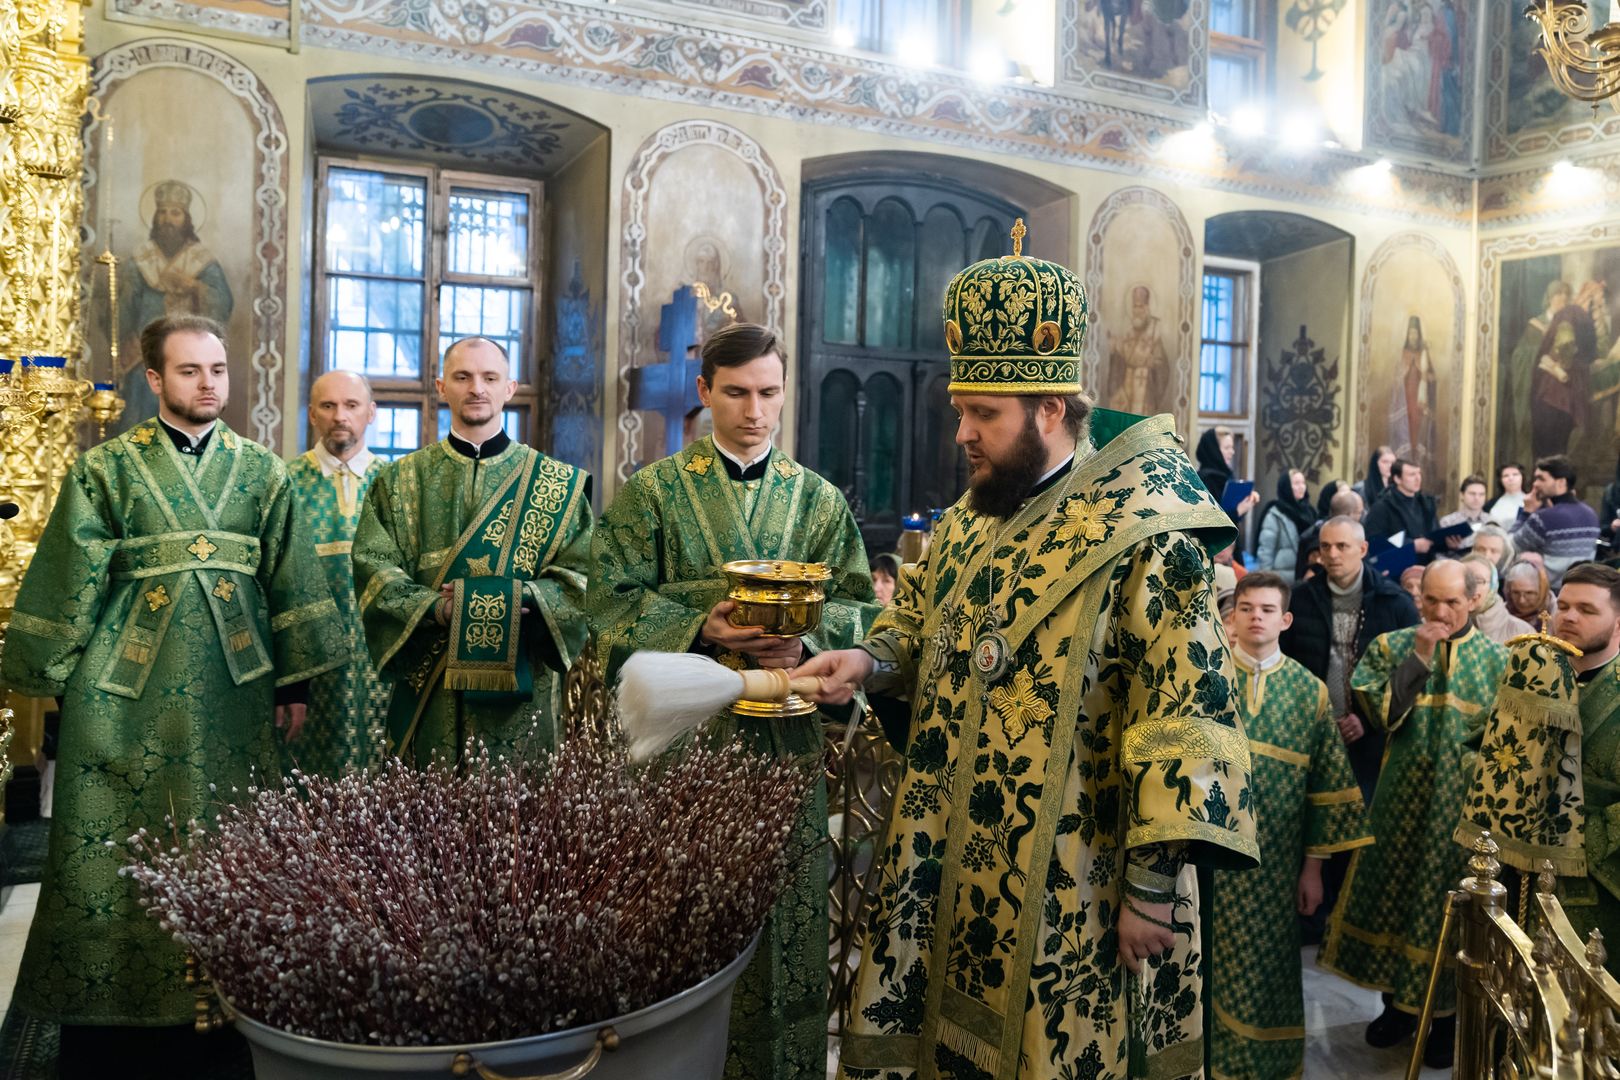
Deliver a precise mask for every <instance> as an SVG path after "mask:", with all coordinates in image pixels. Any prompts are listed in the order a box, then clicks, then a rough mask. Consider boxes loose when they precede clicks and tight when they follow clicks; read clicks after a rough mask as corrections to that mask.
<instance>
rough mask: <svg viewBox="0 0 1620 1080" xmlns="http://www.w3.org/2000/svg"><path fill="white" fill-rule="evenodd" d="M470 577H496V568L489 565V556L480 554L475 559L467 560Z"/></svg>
mask: <svg viewBox="0 0 1620 1080" xmlns="http://www.w3.org/2000/svg"><path fill="white" fill-rule="evenodd" d="M467 576H468V577H494V576H495V568H494V567H492V566H490V565H489V556H488V555H480V556H478V557H477V558H475V559H468V560H467Z"/></svg>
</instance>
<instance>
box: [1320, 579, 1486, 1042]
mask: <svg viewBox="0 0 1620 1080" xmlns="http://www.w3.org/2000/svg"><path fill="white" fill-rule="evenodd" d="M1418 610H1419V614H1420V615H1421V616H1422V618H1423V622H1421V623H1419V624H1418V625H1417V626H1415V627H1411V628H1409V629H1406V630H1396V631H1393V632H1391V633H1388V634H1383V635H1381V636H1379V637H1377V638H1375V639H1374V640H1373V642H1372V644H1371V645H1369V646H1368V647H1367V651H1366V653H1364V654H1363V655H1362V658H1361V662H1360V663H1359V664H1357V665H1356V670H1355V674H1354V675H1353V676H1352V677H1351V681H1350V685H1351V689H1352V690H1353V691H1354V693H1355V695H1356V698H1357V700H1358V701H1360V702H1361V704H1362V708H1363V710H1364V711H1362V712H1361V715H1362V716H1363V717H1365V718H1366V719H1367V720H1368V721H1369V722H1371V723H1372V724H1374V725H1375V726H1377V727H1378V728H1380V729H1381V730H1384V731H1387V732H1389V733H1390V741H1389V746H1388V749H1386V750H1385V752H1384V767H1383V771H1382V772H1381V773H1380V774H1379V779H1378V791H1377V792H1376V793H1375V794H1374V795H1373V802H1372V810H1371V815H1372V832H1373V836H1374V837H1376V838H1377V843H1375V844H1374V845H1373V846H1372V847H1370V848H1367V849H1366V850H1364V851H1358V852H1357V853H1356V855H1355V858H1354V860H1353V861H1352V862H1351V864H1350V872H1349V874H1348V876H1347V877H1346V878H1345V883H1344V893H1343V895H1342V896H1341V898H1340V900H1339V905H1338V907H1337V908H1336V909H1335V911H1334V913H1333V916H1332V918H1331V919H1329V920H1328V938H1327V942H1326V944H1324V945H1323V947H1322V954H1321V958H1320V960H1319V963H1320V964H1321V966H1322V967H1324V968H1326V969H1328V970H1330V971H1333V972H1335V973H1337V974H1340V975H1343V976H1344V977H1345V978H1348V979H1349V980H1350V981H1351V982H1355V983H1359V984H1361V985H1362V986H1366V987H1370V988H1372V989H1374V990H1380V991H1383V993H1384V1006H1385V1007H1384V1012H1383V1014H1382V1015H1380V1016H1379V1017H1378V1018H1377V1019H1376V1020H1374V1021H1373V1022H1372V1024H1371V1025H1369V1027H1368V1029H1367V1041H1368V1042H1369V1043H1371V1044H1372V1045H1374V1046H1379V1047H1388V1046H1394V1045H1396V1044H1397V1043H1399V1042H1401V1041H1402V1040H1404V1039H1405V1038H1406V1037H1407V1036H1408V1035H1410V1034H1411V1033H1412V1032H1413V1030H1414V1029H1415V1027H1416V1025H1417V1016H1418V1014H1419V1013H1420V1012H1421V1011H1422V1007H1423V997H1424V992H1425V991H1426V989H1427V987H1428V981H1429V971H1430V968H1431V966H1432V964H1433V961H1434V956H1435V951H1436V949H1437V948H1438V946H1439V942H1440V921H1441V918H1442V916H1443V913H1444V909H1445V903H1446V893H1447V892H1448V891H1450V890H1451V889H1454V888H1456V887H1457V884H1458V882H1460V881H1461V880H1462V878H1463V875H1464V874H1465V873H1466V872H1467V865H1466V864H1467V852H1465V851H1464V850H1463V849H1462V847H1461V846H1459V845H1458V844H1457V843H1455V842H1454V841H1453V839H1452V834H1453V833H1454V832H1455V831H1456V828H1457V822H1458V820H1459V818H1460V816H1461V814H1462V809H1463V800H1464V797H1465V796H1466V794H1467V792H1468V788H1469V785H1470V783H1471V782H1472V779H1473V776H1472V773H1470V772H1466V771H1465V770H1464V767H1463V743H1464V741H1465V740H1466V739H1468V738H1469V737H1470V736H1471V735H1477V733H1478V731H1479V730H1480V729H1481V728H1482V727H1483V725H1484V721H1485V716H1486V713H1487V712H1488V711H1489V710H1490V708H1491V705H1492V703H1493V702H1494V701H1495V699H1496V686H1497V681H1498V680H1499V679H1500V678H1501V676H1502V672H1503V670H1504V669H1505V668H1506V667H1507V650H1506V649H1504V648H1503V647H1502V646H1500V645H1498V644H1497V643H1496V642H1494V641H1492V640H1490V639H1489V638H1487V637H1486V636H1485V635H1484V634H1482V633H1480V632H1479V631H1478V630H1477V629H1475V628H1474V626H1473V624H1472V623H1471V622H1470V621H1469V618H1468V612H1469V604H1468V586H1467V579H1466V576H1465V574H1464V571H1463V568H1462V566H1461V565H1460V564H1458V563H1457V562H1456V561H1455V560H1449V559H1447V560H1441V561H1439V562H1435V563H1431V564H1430V565H1429V566H1428V567H1426V568H1425V569H1424V572H1423V584H1422V594H1421V598H1420V602H1419V604H1418ZM1456 998H1457V984H1456V977H1455V973H1454V972H1453V971H1451V970H1450V969H1449V967H1448V969H1447V970H1445V971H1444V972H1442V974H1441V978H1440V982H1439V986H1438V988H1437V992H1436V997H1435V1016H1437V1017H1439V1018H1440V1019H1438V1020H1436V1021H1435V1024H1434V1028H1433V1031H1432V1034H1431V1035H1430V1037H1429V1041H1428V1050H1427V1051H1426V1052H1425V1060H1426V1061H1427V1062H1428V1063H1429V1064H1430V1065H1431V1066H1434V1067H1437V1068H1438V1067H1441V1066H1440V1065H1439V1064H1437V1063H1438V1062H1440V1061H1445V1062H1446V1063H1447V1065H1446V1067H1449V1059H1450V1055H1451V1047H1452V1038H1451V1034H1452V1030H1453V1027H1454V1024H1453V1020H1454V1017H1453V1015H1452V1014H1453V1013H1454V1012H1455V1010H1456Z"/></svg>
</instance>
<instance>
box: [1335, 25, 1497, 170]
mask: <svg viewBox="0 0 1620 1080" xmlns="http://www.w3.org/2000/svg"><path fill="white" fill-rule="evenodd" d="M1477 17H1478V14H1477V9H1476V6H1475V5H1474V4H1472V3H1468V2H1466V0H1371V6H1370V10H1369V16H1368V19H1367V24H1366V25H1367V83H1366V85H1367V97H1366V114H1365V116H1366V145H1367V146H1369V147H1376V148H1381V149H1386V150H1392V151H1397V152H1405V153H1412V154H1420V155H1426V156H1429V157H1432V158H1435V159H1438V160H1445V161H1449V162H1452V163H1454V164H1458V165H1466V164H1468V163H1469V162H1471V161H1472V159H1473V144H1474V140H1473V130H1474V101H1475V97H1476V95H1475V92H1474V57H1475V46H1474V43H1475V41H1477V39H1478V33H1477V31H1478V27H1477V26H1475V25H1473V20H1474V19H1476V18H1477ZM1521 21H1528V20H1521Z"/></svg>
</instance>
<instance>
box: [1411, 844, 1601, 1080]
mask: <svg viewBox="0 0 1620 1080" xmlns="http://www.w3.org/2000/svg"><path fill="white" fill-rule="evenodd" d="M1496 852H1497V846H1496V843H1495V841H1493V840H1492V839H1491V838H1490V836H1489V835H1488V834H1487V835H1482V836H1481V837H1480V838H1479V840H1477V841H1476V842H1475V844H1474V853H1473V856H1472V857H1471V858H1470V859H1469V863H1468V867H1469V871H1470V874H1469V876H1468V877H1467V878H1465V879H1464V880H1463V882H1462V886H1461V888H1459V889H1458V890H1457V891H1456V892H1453V893H1452V894H1451V895H1450V897H1449V898H1448V905H1449V907H1450V908H1451V913H1452V914H1453V915H1454V916H1455V920H1454V921H1455V925H1456V928H1457V934H1458V937H1457V946H1458V947H1457V951H1456V962H1457V1061H1456V1072H1455V1074H1454V1075H1455V1077H1456V1078H1457V1080H1531V1078H1537V1080H1541V1078H1547V1080H1620V983H1617V982H1616V981H1615V980H1614V978H1613V977H1611V976H1610V975H1609V973H1608V971H1606V970H1605V969H1604V961H1605V959H1606V953H1605V950H1604V946H1603V936H1602V934H1600V933H1599V932H1598V931H1596V930H1594V931H1592V934H1591V936H1590V938H1589V939H1588V940H1587V941H1586V942H1584V943H1583V942H1582V941H1581V939H1580V935H1579V934H1577V933H1576V931H1575V928H1574V927H1573V926H1571V925H1570V922H1569V918H1568V916H1566V915H1565V914H1564V910H1563V906H1562V905H1561V904H1560V903H1559V901H1558V898H1557V896H1556V895H1554V885H1555V878H1554V877H1553V875H1552V871H1551V867H1550V866H1549V867H1547V868H1546V869H1544V870H1543V871H1542V873H1541V874H1540V876H1539V877H1538V879H1537V881H1536V893H1535V903H1534V904H1532V905H1530V906H1529V910H1530V913H1531V917H1530V918H1529V920H1527V921H1528V922H1529V924H1530V925H1527V926H1523V927H1521V926H1519V925H1518V924H1516V923H1515V922H1514V921H1513V919H1512V917H1511V916H1510V915H1509V914H1508V912H1507V910H1506V908H1505V906H1504V903H1503V902H1504V900H1505V899H1506V897H1507V892H1508V890H1507V888H1506V886H1504V885H1503V884H1502V882H1501V881H1499V880H1498V874H1499V873H1500V870H1501V867H1500V864H1499V863H1498V862H1497V861H1496V857H1495V856H1496ZM1519 884H1520V887H1521V888H1527V887H1529V884H1530V882H1529V880H1528V878H1525V879H1521V881H1520V883H1519ZM1441 940H1442V943H1443V944H1444V943H1446V938H1445V936H1442V939H1441ZM1422 1052H1423V1040H1421V1039H1419V1040H1418V1041H1417V1045H1416V1047H1415V1048H1414V1051H1413V1055H1412V1062H1411V1066H1410V1067H1409V1069H1408V1071H1407V1076H1408V1078H1409V1080H1410V1078H1412V1077H1415V1076H1417V1070H1418V1069H1419V1068H1420V1066H1421V1061H1422Z"/></svg>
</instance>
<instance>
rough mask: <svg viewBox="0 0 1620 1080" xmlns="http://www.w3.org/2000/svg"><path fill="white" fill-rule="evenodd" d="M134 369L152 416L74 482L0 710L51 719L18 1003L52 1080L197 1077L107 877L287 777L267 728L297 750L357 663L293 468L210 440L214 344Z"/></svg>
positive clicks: (148, 926)
mask: <svg viewBox="0 0 1620 1080" xmlns="http://www.w3.org/2000/svg"><path fill="white" fill-rule="evenodd" d="M141 352H142V356H143V359H144V360H145V363H146V377H147V382H148V384H149V385H150V386H151V389H152V393H153V394H154V395H155V396H156V398H157V400H158V416H157V418H155V419H152V420H147V421H144V422H142V423H140V424H137V425H136V426H135V427H134V428H132V429H130V430H129V431H127V432H125V433H124V434H122V435H120V436H118V437H117V438H114V439H112V440H110V441H108V442H105V443H102V444H101V445H100V446H97V447H95V448H94V449H92V450H90V451H88V452H86V453H85V454H84V455H83V456H81V457H80V458H79V460H78V461H76V462H75V463H74V465H73V468H72V470H71V471H69V473H68V475H67V478H66V480H65V481H64V482H63V484H62V490H61V494H60V495H59V496H58V498H57V502H56V505H55V507H53V508H52V511H51V517H50V520H49V522H48V523H47V524H46V526H45V532H44V535H43V536H41V538H40V543H39V549H38V550H37V551H36V553H35V555H34V560H33V563H32V564H31V565H30V566H29V569H28V573H27V575H26V576H25V577H24V579H23V583H22V589H21V591H20V592H19V594H18V596H17V608H16V612H15V613H14V614H13V616H12V619H11V626H10V629H9V630H8V631H7V634H6V647H5V660H4V667H3V669H0V675H3V677H4V680H5V683H6V685H7V686H8V687H9V688H10V689H12V690H15V691H17V692H18V693H22V694H28V695H32V696H35V697H59V698H60V699H61V703H62V735H61V742H60V745H59V747H58V751H57V772H56V787H55V793H54V795H55V813H54V815H53V817H52V819H51V831H50V847H49V854H48V856H47V860H46V868H45V873H44V878H43V882H42V885H41V890H40V898H39V905H38V907H37V909H36V910H35V914H34V923H33V926H32V928H31V929H30V931H29V935H28V946H27V949H26V951H25V952H24V954H23V961H22V971H21V974H20V975H19V976H18V980H17V993H16V1003H17V1005H18V1006H19V1007H20V1008H22V1009H25V1010H26V1011H28V1012H30V1013H33V1014H35V1015H38V1016H42V1017H46V1018H49V1019H52V1020H56V1021H58V1022H60V1023H61V1024H63V1025H64V1027H63V1029H62V1057H61V1063H62V1075H63V1076H64V1077H69V1076H75V1075H96V1076H101V1075H105V1073H104V1071H103V1069H104V1068H105V1065H106V1062H107V1061H108V1060H119V1062H120V1075H124V1076H145V1075H148V1073H147V1072H146V1071H142V1070H146V1069H157V1070H160V1072H153V1073H151V1075H164V1076H173V1075H188V1074H190V1073H189V1072H188V1065H187V1062H188V1061H189V1060H190V1058H189V1056H188V1055H190V1054H192V1053H193V1052H194V1050H196V1049H197V1047H196V1044H198V1043H199V1042H200V1040H197V1039H196V1038H195V1037H193V1036H191V1035H190V1034H189V1031H188V1029H189V1025H190V1023H191V1020H192V1016H193V1012H194V1009H195V1006H196V995H195V993H194V992H193V991H192V990H191V989H189V988H188V987H187V986H186V982H185V958H184V955H183V952H182V950H181V949H180V947H179V946H178V945H176V944H175V943H174V941H173V939H172V938H171V936H170V935H169V933H168V932H167V931H165V930H163V929H162V928H160V927H159V926H158V924H157V921H156V920H155V919H152V918H150V917H148V916H147V914H146V912H145V910H144V909H142V908H141V907H140V906H139V904H138V903H137V900H136V895H135V889H134V887H133V886H132V884H131V883H130V882H129V880H128V879H127V878H124V877H121V876H120V875H119V868H120V867H121V866H122V865H123V863H124V861H125V858H126V855H127V852H126V851H125V849H124V845H123V841H124V840H125V838H126V837H128V835H129V834H130V832H132V831H133V830H135V829H138V828H143V827H144V828H147V829H151V830H153V831H155V832H162V831H163V830H164V829H165V828H166V825H165V819H166V818H168V817H170V816H171V815H172V816H173V818H174V819H175V820H176V821H177V822H180V823H182V825H183V823H184V822H186V821H188V820H190V819H192V818H208V817H211V816H212V815H213V813H214V812H215V809H216V807H217V806H218V805H219V803H220V801H221V800H225V799H229V798H230V797H231V793H232V792H233V791H235V790H238V789H246V788H247V787H248V785H249V784H250V783H252V782H253V777H254V776H255V775H257V777H259V778H260V779H261V780H262V779H263V778H264V777H266V776H275V775H277V774H278V773H279V770H280V762H279V759H278V756H277V755H278V751H277V743H279V742H280V741H281V739H280V738H279V737H278V736H277V734H276V728H277V727H284V728H285V729H286V732H287V735H288V736H289V737H292V736H295V735H296V734H297V732H298V729H299V728H300V727H301V726H302V724H303V718H304V706H303V704H302V702H303V700H304V699H305V695H306V693H307V689H308V682H309V680H310V679H311V678H313V677H315V676H317V675H319V674H321V673H322V672H325V671H328V670H330V669H332V668H334V667H337V666H339V665H341V664H343V663H344V661H345V660H346V659H347V656H348V653H347V647H346V645H345V636H344V632H343V627H342V624H341V622H340V621H339V617H338V611H337V607H336V606H335V604H334V603H333V600H332V594H331V590H330V589H328V588H327V584H326V577H325V575H324V574H322V573H321V570H320V567H319V565H318V564H317V562H316V556H315V549H314V545H313V543H312V542H311V541H310V538H309V532H308V529H307V527H306V525H305V523H304V519H303V517H302V516H301V515H300V514H299V513H298V512H297V510H296V507H295V506H294V496H293V492H292V486H291V484H289V483H288V479H287V471H286V468H285V467H284V466H283V465H282V463H281V461H280V460H279V459H278V458H277V457H276V456H275V455H274V454H272V453H271V452H270V451H268V450H266V449H265V448H264V447H262V446H259V445H257V444H255V443H251V442H249V441H248V440H246V439H244V438H242V437H241V436H240V435H238V434H236V433H235V432H234V431H232V430H231V429H230V428H228V427H226V426H225V423H224V421H222V420H220V419H219V414H220V411H221V410H222V409H223V408H224V406H225V401H226V397H227V395H228V393H229V390H230V382H229V376H228V369H227V367H226V361H225V346H224V334H223V331H221V329H220V328H219V327H218V326H217V325H215V324H214V323H212V322H210V321H208V320H207V319H202V318H199V317H196V316H186V317H176V318H169V319H160V320H158V321H157V322H154V323H152V324H151V325H149V326H148V327H146V329H145V330H144V331H143V332H142V334H141ZM174 1025H186V1027H179V1028H175V1027H173V1026H174ZM140 1029H148V1030H146V1031H144V1032H143V1031H142V1030H140ZM152 1029H164V1030H162V1031H156V1030H152Z"/></svg>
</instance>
